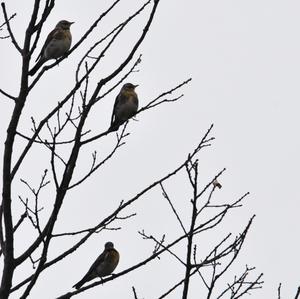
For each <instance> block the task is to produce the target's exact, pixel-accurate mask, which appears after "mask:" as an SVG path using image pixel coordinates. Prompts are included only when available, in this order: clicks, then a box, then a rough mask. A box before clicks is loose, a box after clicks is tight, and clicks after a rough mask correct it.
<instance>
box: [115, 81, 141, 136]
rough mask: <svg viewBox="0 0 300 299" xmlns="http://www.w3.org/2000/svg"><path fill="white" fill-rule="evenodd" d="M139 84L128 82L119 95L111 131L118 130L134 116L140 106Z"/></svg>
mask: <svg viewBox="0 0 300 299" xmlns="http://www.w3.org/2000/svg"><path fill="white" fill-rule="evenodd" d="M136 87H138V85H134V84H132V83H126V84H124V85H123V86H122V88H121V91H120V93H119V94H118V95H117V97H116V100H115V104H114V108H113V113H112V117H111V123H110V128H109V130H110V131H117V130H118V129H119V127H120V126H121V125H122V124H124V123H125V122H126V121H127V120H129V119H130V118H131V117H133V116H134V115H135V114H136V112H137V110H138V106H139V100H138V96H137V94H136V92H135V88H136Z"/></svg>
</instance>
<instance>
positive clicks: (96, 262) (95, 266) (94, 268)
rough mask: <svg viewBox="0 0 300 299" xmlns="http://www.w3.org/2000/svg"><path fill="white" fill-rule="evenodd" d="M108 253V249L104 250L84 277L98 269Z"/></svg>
mask: <svg viewBox="0 0 300 299" xmlns="http://www.w3.org/2000/svg"><path fill="white" fill-rule="evenodd" d="M106 255H107V251H106V250H104V251H103V252H102V253H101V254H100V255H99V256H98V257H97V259H96V260H95V261H94V263H93V264H92V266H91V267H90V269H89V271H88V272H87V273H86V274H85V275H84V278H85V277H89V276H90V275H91V274H92V273H93V272H94V271H95V270H96V268H97V266H98V265H99V264H101V263H103V262H104V260H105V257H106Z"/></svg>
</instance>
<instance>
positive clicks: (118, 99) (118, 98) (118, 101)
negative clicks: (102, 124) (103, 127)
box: [110, 94, 121, 125]
mask: <svg viewBox="0 0 300 299" xmlns="http://www.w3.org/2000/svg"><path fill="white" fill-rule="evenodd" d="M120 98H121V94H118V95H117V97H116V100H115V104H114V108H113V112H112V115H111V121H110V125H112V124H113V122H114V118H115V114H116V110H117V107H118V106H119V103H120Z"/></svg>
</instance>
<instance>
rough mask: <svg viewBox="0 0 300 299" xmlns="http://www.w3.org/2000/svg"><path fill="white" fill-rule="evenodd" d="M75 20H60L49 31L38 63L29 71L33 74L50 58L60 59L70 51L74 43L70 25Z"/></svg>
mask: <svg viewBox="0 0 300 299" xmlns="http://www.w3.org/2000/svg"><path fill="white" fill-rule="evenodd" d="M73 23H74V22H69V21H66V20H62V21H59V22H58V23H57V25H56V27H55V28H54V29H53V30H52V31H51V32H50V33H49V35H48V37H47V39H46V41H45V43H44V46H43V48H42V50H41V53H40V54H39V56H38V58H37V59H36V61H37V63H36V65H35V66H34V67H33V68H32V69H31V70H30V71H29V75H30V76H33V75H34V74H35V73H36V72H37V70H38V69H39V68H40V67H41V66H42V65H43V64H44V63H45V62H46V61H47V60H49V59H58V58H59V57H61V56H63V55H64V54H65V53H66V52H68V51H69V49H70V47H71V43H72V35H71V32H70V26H71V25H72V24H73Z"/></svg>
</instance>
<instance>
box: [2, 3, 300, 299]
mask: <svg viewBox="0 0 300 299" xmlns="http://www.w3.org/2000/svg"><path fill="white" fill-rule="evenodd" d="M6 2H7V7H8V11H9V12H10V13H13V12H17V14H18V15H17V18H15V19H14V21H13V23H12V27H13V29H14V31H15V33H16V37H17V39H18V41H20V43H21V41H22V38H23V36H24V28H25V26H26V22H27V21H28V19H29V17H30V11H31V5H30V4H29V1H22V3H21V2H20V1H16V0H10V1H6ZM25 2H26V3H25ZM123 2H124V3H123V4H120V5H119V6H118V7H117V8H116V10H115V12H114V13H113V14H112V15H111V18H110V17H108V18H107V19H105V21H104V23H103V27H99V28H98V29H97V31H96V32H95V33H94V34H93V35H92V36H91V37H90V38H89V39H88V41H87V44H86V45H85V46H84V47H83V49H80V50H79V51H76V53H75V54H74V56H71V57H69V58H68V59H67V60H65V61H63V62H62V63H61V64H60V66H59V67H57V68H55V69H52V70H51V71H50V72H48V73H46V74H45V76H44V77H43V78H42V80H41V82H40V84H39V85H38V86H37V88H36V90H34V91H33V92H32V94H31V95H30V97H29V99H28V103H27V106H26V107H25V110H24V113H23V117H22V119H21V123H20V125H21V128H22V129H21V130H22V131H23V132H24V133H27V134H30V128H31V122H30V117H31V116H34V117H35V118H36V119H37V120H38V119H39V118H40V117H42V116H44V115H46V112H47V111H48V110H49V109H51V108H53V107H54V106H55V105H56V103H57V102H58V101H59V100H61V99H62V97H63V96H64V95H65V94H66V92H67V91H68V88H69V87H70V86H72V83H73V82H74V76H73V74H72V72H73V70H74V68H75V67H76V65H77V61H78V59H79V57H80V54H82V53H84V50H86V49H88V48H89V46H90V45H92V43H93V41H95V40H96V39H97V38H99V37H100V36H102V35H104V32H106V31H107V30H109V28H111V27H112V26H114V25H116V24H118V23H120V22H121V21H122V20H123V18H125V17H126V16H127V15H128V14H130V12H132V11H133V10H134V8H135V7H137V6H138V5H140V4H141V3H143V1H139V0H136V1H130V4H129V3H128V1H123ZM125 2H127V3H126V4H125ZM30 3H32V1H31V2H30ZM109 3H110V1H96V0H89V1H88V2H85V3H83V2H82V1H74V0H64V1H57V5H56V8H55V10H54V11H53V13H52V15H51V16H50V17H49V19H48V22H47V24H46V25H45V27H44V31H43V32H42V39H41V42H40V43H39V45H38V50H39V49H40V47H41V43H42V42H43V41H44V39H45V37H46V35H47V33H48V32H49V31H50V30H51V29H52V28H53V27H54V26H55V24H56V23H57V22H58V21H59V20H61V19H67V20H70V21H75V24H74V25H73V26H72V34H73V43H75V42H76V41H77V40H78V39H79V38H80V37H81V34H82V33H83V32H84V31H85V29H87V28H88V27H89V24H90V22H91V20H94V19H95V18H96V17H97V16H98V15H99V14H100V13H101V12H102V11H103V9H104V8H106V7H107V6H108V5H109ZM299 11H300V2H299V1H290V0H285V1H279V0H272V1H268V0H259V1H258V0H251V1H250V0H248V1H246V0H234V1H229V0H215V1H179V0H162V1H161V4H160V5H159V8H158V13H157V15H156V18H155V20H154V23H153V26H152V28H151V30H150V32H149V34H148V36H147V38H146V40H145V42H144V44H143V45H142V47H141V48H140V50H139V51H138V54H139V53H142V54H143V61H142V64H140V65H139V70H140V71H139V73H135V74H133V75H132V76H131V77H130V79H129V81H132V82H133V83H136V84H139V87H138V89H137V92H138V95H139V99H140V105H141V106H143V105H144V104H146V103H147V102H148V101H149V100H151V99H152V98H153V97H155V96H156V95H158V94H160V93H161V92H163V91H165V90H167V89H169V88H171V87H173V86H175V85H177V84H178V83H180V82H181V81H184V80H185V79H188V78H189V77H192V78H193V80H192V82H191V84H190V85H189V86H185V87H184V88H183V89H182V90H181V91H180V92H179V93H177V95H178V94H180V93H181V92H183V93H184V94H185V97H184V99H183V100H182V101H180V102H177V103H173V104H170V105H165V106H161V107H160V108H157V109H155V110H152V111H149V112H147V113H143V114H141V115H140V116H139V117H138V120H139V121H138V122H131V123H130V124H129V131H130V133H131V135H130V136H129V137H128V140H127V144H126V146H124V147H123V148H121V149H120V151H119V152H118V153H117V154H116V156H115V159H114V160H111V161H110V162H109V163H108V164H106V165H105V166H104V167H103V169H102V170H100V171H99V172H98V173H96V174H95V175H94V177H92V178H91V179H90V180H88V181H87V182H86V183H85V184H84V185H82V186H81V187H80V188H78V190H76V191H75V192H74V191H73V192H71V193H70V194H69V196H68V197H67V199H66V201H65V208H64V209H63V211H62V214H61V216H60V217H59V221H60V222H59V229H57V231H60V232H61V231H68V230H77V229H80V228H82V227H83V228H85V227H88V226H91V225H93V224H95V223H97V221H99V220H101V219H102V218H101V217H102V215H103V217H104V216H105V215H106V214H107V213H109V211H111V210H112V209H113V208H114V207H116V206H117V205H118V203H119V202H120V200H121V199H129V198H130V197H131V196H133V195H134V194H136V193H137V192H138V191H139V190H141V189H142V188H143V187H145V186H147V185H149V184H150V183H151V182H152V180H153V179H155V178H158V177H161V176H162V175H165V174H166V173H168V172H169V171H171V170H172V169H173V168H175V167H176V165H177V164H178V163H179V162H181V161H182V160H183V159H184V158H185V157H186V155H187V153H188V152H189V151H191V150H192V149H193V147H194V146H195V145H196V143H197V141H198V140H200V138H202V136H203V134H204V133H205V132H206V130H207V129H208V127H209V126H210V124H211V123H214V125H215V126H214V129H213V136H215V137H216V141H215V142H214V143H213V147H212V148H210V149H207V150H205V151H204V152H203V153H202V154H201V155H200V156H199V159H200V171H201V173H200V174H201V184H202V185H205V183H206V182H207V181H209V180H210V179H211V177H213V176H214V175H215V174H216V173H217V172H218V171H219V170H220V169H222V168H223V167H226V168H227V171H226V172H225V174H224V175H223V177H222V179H221V182H222V185H223V188H222V189H221V191H219V192H218V194H217V198H218V200H220V201H221V202H224V201H232V200H235V199H237V198H238V197H239V196H241V195H242V194H243V193H245V192H247V191H250V193H251V194H250V196H249V197H248V199H247V200H246V201H245V202H244V203H245V205H244V207H243V208H242V209H240V210H238V211H235V212H234V213H233V214H232V216H231V217H232V218H230V217H229V219H227V221H226V222H225V223H224V226H223V227H222V228H221V230H219V235H217V236H219V237H220V238H221V237H222V236H223V235H224V234H226V233H227V232H228V231H229V230H233V231H234V233H238V232H239V231H240V230H242V229H243V228H244V226H245V225H246V223H247V221H248V218H250V217H251V215H252V214H256V215H257V217H256V218H255V221H254V224H253V226H252V228H251V231H250V233H249V235H248V239H247V241H246V243H245V244H244V248H243V250H242V252H241V256H240V258H239V259H238V261H237V262H236V264H235V267H234V269H235V271H236V272H232V273H231V274H232V276H233V275H234V274H235V273H238V272H240V271H242V270H243V269H244V265H245V264H246V263H247V264H249V265H251V266H256V267H257V274H259V273H260V272H263V273H264V281H265V285H264V288H263V289H262V290H258V291H256V292H254V293H253V298H258V299H265V298H276V296H277V287H278V284H279V282H282V284H283V286H282V294H283V297H284V298H293V296H294V295H295V292H296V289H297V287H298V286H299V277H300V268H299V252H300V242H299V239H298V229H299V220H298V219H299V216H298V215H299V208H300V204H299V193H300V192H299V187H298V185H299V183H298V181H299V174H298V171H299V166H300V162H299V150H300V141H299V137H298V135H299V132H298V130H299V102H298V99H299V96H300V90H299V87H298V86H299V80H300V72H299V69H300V56H299V53H300V40H299V28H300V18H299ZM147 12H149V11H147ZM143 16H144V17H145V16H146V15H145V14H143V15H142V16H141V17H139V18H138V19H137V22H135V23H134V24H133V25H132V26H131V27H130V30H129V31H128V32H127V33H126V36H125V37H124V38H123V39H121V40H120V43H119V44H118V45H116V47H114V48H113V49H112V51H111V53H110V54H108V55H107V58H106V62H105V63H104V64H103V65H101V67H99V68H98V70H97V72H98V73H97V76H95V77H93V78H92V81H91V87H93V86H94V85H95V83H96V82H97V81H96V80H97V79H100V78H101V77H102V76H105V75H107V74H108V73H110V72H111V71H112V70H113V68H114V67H116V66H118V63H119V62H120V61H121V60H122V58H124V57H125V56H126V53H127V52H126V50H128V47H129V46H130V44H132V43H134V42H135V39H136V37H137V36H139V34H140V33H141V28H142V25H143V23H142V22H143ZM0 45H1V53H2V55H1V57H0V59H1V60H0V63H1V70H2V71H1V73H2V75H1V85H0V87H1V88H3V89H5V90H6V91H7V92H11V93H12V94H14V95H16V94H17V92H18V87H19V77H20V58H19V57H18V54H17V52H16V51H14V50H13V48H12V47H11V44H10V43H9V41H8V40H1V41H0ZM38 50H37V51H38ZM36 55H37V53H36ZM91 90H92V89H91ZM115 96H116V92H115V93H114V94H113V97H111V98H107V100H106V101H105V102H104V103H103V104H101V105H100V106H99V107H98V108H97V109H98V110H96V111H95V112H94V113H93V114H92V118H91V120H90V121H89V123H88V125H89V128H91V129H92V130H93V132H95V133H97V132H101V131H102V130H103V129H105V128H106V127H107V126H108V123H109V120H110V113H111V109H112V105H113V101H114V97H115ZM0 100H1V101H0V103H1V117H0V127H1V133H0V136H2V137H1V139H2V140H4V136H5V132H6V128H7V124H8V121H9V118H10V113H11V108H12V104H11V103H10V102H9V101H8V100H6V99H4V98H3V96H2V95H0ZM114 140H115V138H114V136H113V135H111V136H109V137H107V138H106V139H103V143H102V142H100V141H98V142H96V143H95V144H94V145H93V146H89V147H88V148H87V150H84V151H83V153H82V158H81V159H80V162H79V166H78V167H79V169H81V170H82V172H84V171H85V170H87V169H88V167H89V165H90V164H89V163H90V161H91V157H90V154H91V152H92V151H93V150H97V151H98V153H99V155H102V154H103V152H106V151H108V150H109V148H110V147H111V146H112V144H113V141H114ZM3 143H4V141H2V142H1V147H0V149H1V155H2V153H3ZM21 144H22V143H20V145H21ZM20 149H21V147H17V148H16V155H17V153H18V152H19V151H20ZM37 149H38V148H37ZM39 152H40V151H39V150H35V151H34V152H33V153H32V154H31V155H30V156H29V157H28V159H27V160H26V161H25V164H24V169H22V171H21V173H20V174H19V176H17V180H16V184H15V186H14V188H15V189H14V193H15V211H19V210H18V209H20V208H21V205H20V204H19V203H18V199H17V195H19V194H22V195H24V197H26V196H29V194H28V193H27V194H26V191H25V189H24V187H23V186H22V184H21V183H19V182H18V180H19V178H24V179H27V180H28V181H31V182H32V183H33V184H35V185H37V184H38V182H39V178H40V176H41V173H42V170H43V169H44V168H45V167H46V166H43V165H42V162H43V161H45V160H44V159H45V157H48V156H46V155H48V153H47V152H46V155H45V154H39ZM1 163H2V161H1ZM1 166H2V164H1ZM75 177H80V172H76V173H75ZM181 181H183V177H182V180H180V179H178V180H176V181H175V182H174V181H173V183H172V182H170V183H168V184H167V187H168V190H169V191H170V193H172V194H173V195H174V201H175V203H176V204H177V206H178V208H179V210H180V211H181V212H182V213H183V218H184V219H185V220H186V221H187V222H186V223H188V220H189V219H188V215H189V214H188V211H189V208H190V207H189V200H188V196H187V195H186V190H187V189H186V186H185V187H182V186H181V185H180V182H181ZM48 190H50V189H48ZM46 193H47V192H46ZM47 196H48V197H49V201H48V202H47V201H46V200H45V199H47V198H46V197H47ZM146 199H147V200H145V201H141V202H139V203H138V204H137V205H136V206H135V207H132V209H130V212H137V213H138V216H137V217H136V218H133V219H130V220H128V221H127V222H124V223H123V224H122V225H123V226H124V229H123V230H121V231H118V232H106V233H105V234H102V235H97V236H95V237H94V238H92V240H91V241H90V242H88V243H87V244H86V245H85V246H83V247H82V249H80V250H78V251H77V252H76V254H75V255H74V257H71V258H67V259H66V260H65V261H63V262H62V263H61V264H60V265H59V267H58V269H57V270H53V271H51V270H49V271H47V272H46V273H45V275H42V276H41V278H40V279H39V280H38V285H37V288H36V289H35V290H34V291H33V292H32V295H31V298H41V297H40V296H41V294H43V298H54V297H55V296H57V295H60V294H63V293H64V292H66V291H68V290H70V287H71V286H72V285H73V284H74V283H75V282H76V281H77V280H79V279H80V278H81V275H82V274H84V273H85V271H86V270H87V269H88V268H89V266H90V264H91V263H92V262H93V260H94V259H95V258H96V257H97V255H98V254H99V253H100V252H101V251H102V249H103V244H104V243H105V242H106V241H107V240H111V241H113V242H114V243H115V246H116V247H117V249H119V251H120V252H121V261H120V264H119V266H118V268H117V269H116V271H115V272H119V271H121V270H123V269H125V268H127V267H128V266H130V265H132V264H133V263H135V262H137V261H138V260H140V259H141V258H142V257H145V256H146V255H147V254H149V253H150V252H151V250H152V247H151V246H152V245H150V244H149V243H148V242H146V241H143V240H141V238H140V237H139V236H138V235H137V230H141V229H143V228H145V230H146V231H147V232H148V233H150V234H151V233H153V234H156V235H157V236H160V235H161V234H163V233H167V234H168V235H169V236H170V239H169V240H171V237H174V236H176V235H178V234H179V233H180V230H179V227H178V225H177V226H176V222H174V221H173V220H170V222H168V219H169V218H170V219H172V216H170V215H171V214H170V212H169V210H168V207H167V206H166V204H165V202H164V201H163V199H162V198H161V197H160V196H159V193H157V192H156V193H155V192H153V193H151V195H150V194H149V196H147V198H146ZM44 200H45V202H43V205H45V206H47V205H48V206H49V207H51V203H52V202H51V200H52V197H51V193H49V194H46V196H45V198H44ZM20 211H21V210H20ZM130 212H128V213H130ZM45 213H46V212H45ZM166 214H167V215H168V217H167V218H165V217H166V216H165V215H166ZM169 216H170V217H169ZM28 227H29V226H28ZM28 227H27V228H28ZM27 228H25V229H27ZM28 232H29V230H28ZM28 238H29V237H28V236H27V235H26V233H25V234H20V235H18V240H17V243H18V244H19V245H20V246H21V244H23V245H24V244H25V243H26V241H28ZM204 240H205V239H204ZM206 240H207V241H208V242H211V244H214V242H215V240H216V239H215V238H214V237H212V238H211V239H210V238H209V237H208V238H206ZM68 241H69V239H67V241H65V239H64V241H63V243H62V242H61V243H59V246H58V245H57V246H58V247H56V246H53V248H51V252H50V256H55V255H56V254H58V253H59V252H61V250H62V248H61V247H60V246H65V247H67V245H68V244H69V243H68ZM199 242H201V241H199ZM209 245H210V244H209V243H208V244H201V243H200V244H199V246H204V247H205V246H209ZM179 251H180V249H179ZM19 253H20V252H19ZM70 268H71V269H70ZM22 270H23V271H24V269H22ZM70 270H71V271H70ZM183 275H184V271H183V269H182V267H181V266H180V265H177V263H176V261H175V260H174V259H172V258H171V257H169V256H168V255H167V254H166V255H164V256H163V258H162V260H161V261H159V262H158V261H156V262H154V263H153V264H150V265H148V266H146V267H145V268H144V269H141V270H139V271H137V273H136V274H130V275H129V276H128V277H122V278H121V279H118V280H114V281H113V282H112V283H108V284H107V285H105V287H103V288H102V287H101V286H100V287H97V288H94V289H93V290H90V291H87V292H85V293H84V294H82V295H81V296H78V298H95V296H96V295H97V296H99V297H101V298H118V297H120V295H122V297H123V298H133V295H132V292H131V289H130V288H131V286H132V285H134V286H135V287H136V288H137V291H138V294H139V296H140V297H141V298H156V297H158V296H159V295H160V294H161V293H162V292H164V291H166V290H167V289H168V288H169V287H170V286H171V285H172V282H174V283H175V282H176V281H177V279H180V278H182V277H183ZM159 276H160V278H159ZM232 276H231V277H232ZM21 277H22V273H21V271H20V273H17V274H16V282H17V281H20V279H21ZM198 284H200V280H199V279H198V278H196V277H195V278H194V279H193V280H192V285H193V286H192V288H191V293H190V297H191V298H196V296H197V295H198V294H199V289H197V285H198ZM45 292H46V294H45ZM18 295H19V294H14V295H13V296H12V298H19V297H18ZM108 296H109V297H108ZM198 297H199V295H198ZM200 297H201V296H200ZM169 298H179V295H178V293H175V294H174V295H173V296H170V297H169Z"/></svg>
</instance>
